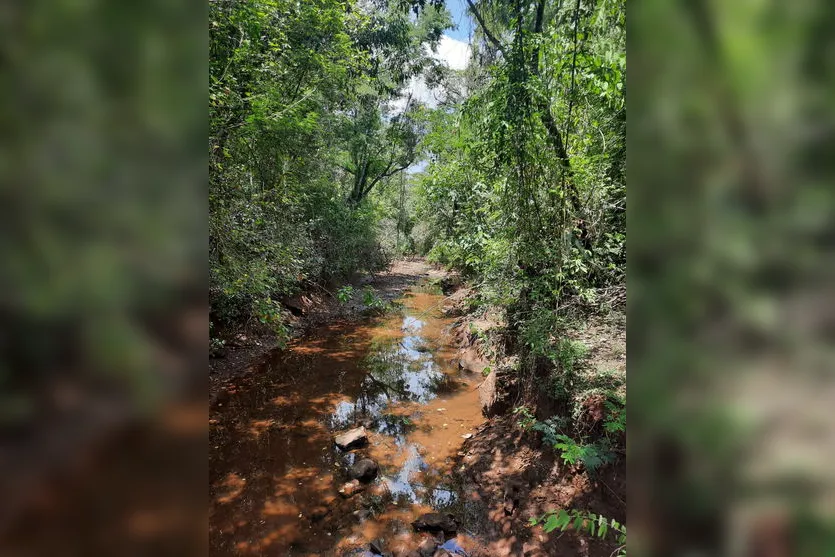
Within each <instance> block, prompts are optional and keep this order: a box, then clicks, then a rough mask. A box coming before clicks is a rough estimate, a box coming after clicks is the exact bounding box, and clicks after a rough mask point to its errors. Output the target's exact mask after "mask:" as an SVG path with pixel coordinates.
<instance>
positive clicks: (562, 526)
mask: <svg viewBox="0 0 835 557" xmlns="http://www.w3.org/2000/svg"><path fill="white" fill-rule="evenodd" d="M528 525H529V526H531V527H533V526H536V525H541V526H542V529H543V530H544V531H545V532H546V533H549V534H550V533H551V532H554V531H556V530H559V531H561V532H565V531H566V530H569V529H571V530H573V531H574V532H576V533H578V534H588V535H591V536H592V537H596V538H598V539H601V540H603V539H607V536H608V539H609V540H610V541H614V542H616V543H617V544H618V547H617V549H616V552H617V554H618V556H619V557H626V525H625V524H621V523H620V522H618V521H617V520H615V519H609V518H606V517H604V516H603V515H598V514H595V513H592V512H588V511H579V510H571V511H567V510H565V509H558V510H555V511H550V512H548V513H546V514H544V515H542V516H540V517H532V518H531V519H530V520H529V521H528ZM613 555H614V553H613Z"/></svg>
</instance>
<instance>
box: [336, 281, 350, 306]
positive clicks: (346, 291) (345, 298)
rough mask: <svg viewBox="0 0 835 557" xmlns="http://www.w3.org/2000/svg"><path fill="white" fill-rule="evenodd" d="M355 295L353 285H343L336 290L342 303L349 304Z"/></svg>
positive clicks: (337, 297)
mask: <svg viewBox="0 0 835 557" xmlns="http://www.w3.org/2000/svg"><path fill="white" fill-rule="evenodd" d="M353 297H354V287H353V286H351V285H347V286H343V287H341V288H340V289H339V290H337V291H336V299H337V300H339V302H340V303H342V304H347V303H348V302H350V301H351V298H353Z"/></svg>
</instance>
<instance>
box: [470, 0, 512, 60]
mask: <svg viewBox="0 0 835 557" xmlns="http://www.w3.org/2000/svg"><path fill="white" fill-rule="evenodd" d="M467 5H468V6H470V11H471V12H473V15H474V16H475V18H476V20H478V24H479V25H481V30H482V31H484V36H485V37H487V40H489V41H490V43H491V44H492V45H493V46H494V47H496V50H498V51H499V52H501V53H502V56H504V57H505V58H507V55H506V54H505V51H504V47H503V46H502V43H500V42H499V40H498V39H497V38H496V37H495V36H494V35H493V33H491V32H490V29H488V28H487V25H486V24H485V23H484V18H483V17H481V14H480V13H479V11H478V10H477V9H476V7H475V4H473V2H472V0H467Z"/></svg>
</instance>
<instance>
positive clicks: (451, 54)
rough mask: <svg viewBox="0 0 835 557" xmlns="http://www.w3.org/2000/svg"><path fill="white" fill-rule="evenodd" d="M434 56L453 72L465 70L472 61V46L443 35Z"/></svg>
mask: <svg viewBox="0 0 835 557" xmlns="http://www.w3.org/2000/svg"><path fill="white" fill-rule="evenodd" d="M432 56H434V57H435V59H436V60H440V61H441V62H444V63H446V65H447V66H449V67H450V68H452V69H453V70H463V69H464V68H466V67H467V64H468V63H469V61H470V44H469V43H465V42H464V41H458V40H455V39H453V38H452V37H448V36H446V35H443V36H442V37H441V40H440V42H439V43H438V50H437V52H435V53H434V54H433V55H432Z"/></svg>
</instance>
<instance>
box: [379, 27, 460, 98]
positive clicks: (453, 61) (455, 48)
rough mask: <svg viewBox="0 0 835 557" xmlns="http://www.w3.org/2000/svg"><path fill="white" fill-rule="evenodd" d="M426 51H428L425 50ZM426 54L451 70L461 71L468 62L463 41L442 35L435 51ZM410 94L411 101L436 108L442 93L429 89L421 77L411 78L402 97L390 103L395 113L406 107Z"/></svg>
mask: <svg viewBox="0 0 835 557" xmlns="http://www.w3.org/2000/svg"><path fill="white" fill-rule="evenodd" d="M427 50H429V49H428V48H427ZM428 54H429V55H430V56H432V57H433V58H435V59H436V60H438V61H439V62H441V63H443V64H445V65H446V66H448V67H449V68H451V69H453V70H463V69H464V68H466V67H467V64H468V63H469V61H470V45H469V43H465V42H464V41H458V40H456V39H453V38H452V37H448V36H446V35H443V36H441V40H440V41H439V42H438V48H437V49H436V51H435V52H428ZM410 93H411V95H412V99H414V100H416V101H419V102H420V103H422V104H424V105H426V106H429V107H432V108H434V107H436V106H438V101H439V100H440V99H441V98H443V92H442V91H440V90H438V89H430V88H429V86H428V85H427V84H426V80H424V79H423V76H417V77H413V78H412V80H411V82H410V83H409V86H408V87H407V88H406V90H405V91H404V92H403V96H402V97H400V98H399V99H397V100H395V101H393V102H392V103H391V106H392V108H393V109H394V110H395V111H396V112H399V111H401V110H403V109H404V108H405V107H406V98H408V96H409V94H410Z"/></svg>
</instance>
